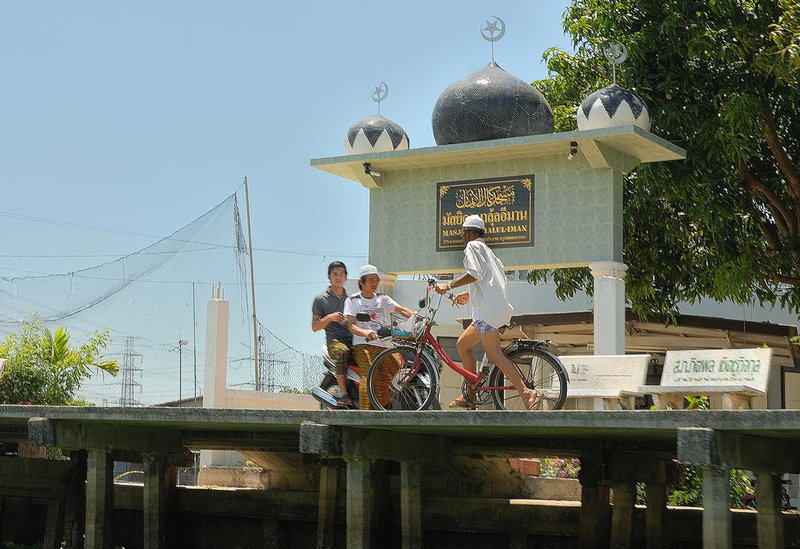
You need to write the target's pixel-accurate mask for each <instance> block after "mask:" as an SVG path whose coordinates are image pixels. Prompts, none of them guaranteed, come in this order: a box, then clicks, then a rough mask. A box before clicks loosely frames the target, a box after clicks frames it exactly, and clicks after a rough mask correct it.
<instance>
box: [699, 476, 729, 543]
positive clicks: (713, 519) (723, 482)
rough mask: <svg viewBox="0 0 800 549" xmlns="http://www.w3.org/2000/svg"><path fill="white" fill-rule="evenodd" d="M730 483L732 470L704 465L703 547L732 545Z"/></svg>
mask: <svg viewBox="0 0 800 549" xmlns="http://www.w3.org/2000/svg"><path fill="white" fill-rule="evenodd" d="M730 484H731V476H730V470H728V469H723V468H719V467H703V549H729V548H730V547H732V543H733V538H732V531H731V508H730V507H731V506H730Z"/></svg>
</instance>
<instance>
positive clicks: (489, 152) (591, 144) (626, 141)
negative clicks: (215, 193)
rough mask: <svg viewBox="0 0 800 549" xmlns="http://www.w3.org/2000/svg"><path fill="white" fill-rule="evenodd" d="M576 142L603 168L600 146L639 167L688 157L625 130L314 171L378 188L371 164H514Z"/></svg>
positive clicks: (324, 162)
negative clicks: (501, 161)
mask: <svg viewBox="0 0 800 549" xmlns="http://www.w3.org/2000/svg"><path fill="white" fill-rule="evenodd" d="M572 141H576V142H577V143H578V147H579V150H581V151H582V152H583V153H584V155H585V156H586V158H587V160H588V161H589V163H590V164H591V165H592V166H593V167H595V168H598V169H602V168H604V167H605V168H607V167H608V166H604V165H603V163H604V160H603V158H602V156H603V155H602V152H600V150H599V148H600V147H603V148H610V149H613V150H615V151H618V152H621V153H623V154H625V155H627V156H629V157H631V158H633V159H636V160H638V162H639V163H647V162H664V161H669V160H682V159H685V158H686V151H685V150H684V149H682V148H680V147H678V146H677V145H674V144H673V143H670V142H669V141H667V140H666V139H663V138H661V137H658V136H656V135H654V134H652V133H650V132H648V131H645V130H643V129H641V128H638V127H636V126H619V127H612V128H600V129H595V130H586V131H571V132H561V133H549V134H541V135H530V136H525V137H510V138H507V139H494V140H491V141H474V142H470V143H457V144H452V145H441V146H434V147H424V148H421V149H407V150H398V151H391V152H381V153H368V154H359V155H345V156H334V157H327V158H314V159H312V160H311V166H312V167H314V168H317V169H319V170H322V171H325V172H328V173H332V174H334V175H338V176H340V177H344V178H346V179H350V180H351V181H356V182H359V183H361V184H362V185H364V186H365V187H367V188H369V189H374V188H377V187H378V186H379V185H378V184H377V181H376V180H375V178H374V177H373V176H370V175H368V174H366V173H364V164H365V163H369V164H370V167H371V169H372V170H375V171H378V172H381V173H383V172H389V171H394V170H409V169H423V168H434V167H441V166H449V165H452V164H463V163H471V162H482V161H487V160H498V159H504V160H513V159H517V158H530V157H535V156H551V155H557V154H562V153H563V154H564V155H566V154H567V153H568V152H569V148H570V143H571V142H572ZM598 145H599V146H600V147H598Z"/></svg>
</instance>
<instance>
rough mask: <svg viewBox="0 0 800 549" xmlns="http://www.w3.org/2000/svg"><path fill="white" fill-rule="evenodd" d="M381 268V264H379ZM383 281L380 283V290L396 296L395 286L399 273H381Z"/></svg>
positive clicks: (390, 295)
mask: <svg viewBox="0 0 800 549" xmlns="http://www.w3.org/2000/svg"><path fill="white" fill-rule="evenodd" d="M378 268H380V266H378ZM380 276H381V281H380V284H378V292H380V293H382V294H386V295H388V296H389V297H394V287H395V286H397V275H395V274H392V273H383V274H381V275H380Z"/></svg>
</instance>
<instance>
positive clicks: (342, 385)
mask: <svg viewBox="0 0 800 549" xmlns="http://www.w3.org/2000/svg"><path fill="white" fill-rule="evenodd" d="M328 356H330V357H331V360H333V362H334V363H335V364H336V382H337V383H338V385H339V395H340V396H344V395H346V394H347V366H348V364H347V363H348V362H349V360H350V348H349V347H348V346H347V345H345V344H344V343H342V342H341V341H339V340H337V339H333V340H331V342H330V343H329V344H328Z"/></svg>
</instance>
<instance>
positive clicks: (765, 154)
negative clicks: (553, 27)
mask: <svg viewBox="0 0 800 549" xmlns="http://www.w3.org/2000/svg"><path fill="white" fill-rule="evenodd" d="M564 29H565V31H566V32H567V33H569V34H570V35H571V36H572V38H573V45H574V48H575V53H574V54H568V53H565V52H563V51H559V50H557V49H551V50H549V51H547V52H546V53H545V56H544V57H545V60H546V62H547V64H548V69H549V71H550V74H551V78H549V79H547V80H543V81H539V82H535V83H534V84H535V85H536V86H537V87H538V88H539V89H540V90H541V91H542V93H543V94H544V95H545V96H546V97H547V98H548V100H549V101H550V103H551V105H552V106H553V110H554V113H555V115H556V128H557V131H567V130H573V129H576V122H575V111H576V109H577V106H578V105H579V104H580V102H581V101H582V100H583V98H585V97H586V96H587V95H588V94H589V93H591V92H592V91H593V90H595V89H598V88H600V87H604V86H607V85H608V84H610V83H611V67H610V64H609V63H608V62H607V61H605V59H604V58H603V55H602V49H603V48H604V47H606V46H608V45H609V44H611V43H614V42H617V41H622V42H623V43H625V45H626V46H627V48H628V52H629V55H628V60H627V62H626V63H625V64H623V65H621V66H620V67H619V70H618V72H617V75H618V81H619V83H620V85H622V86H624V87H627V88H628V89H631V90H633V91H635V92H636V93H638V94H639V95H640V96H641V97H642V98H643V99H644V101H645V103H647V105H648V108H649V110H650V114H651V117H652V119H653V127H652V130H651V131H652V132H653V133H655V134H657V135H659V136H661V137H663V138H665V139H667V140H669V141H672V142H674V143H676V144H678V145H680V146H681V147H683V148H685V149H686V150H687V152H688V157H687V159H686V160H685V161H675V162H665V163H657V164H647V165H643V166H640V167H639V168H637V169H636V170H635V172H634V173H632V174H631V175H630V176H628V178H627V180H626V182H625V189H624V216H623V217H624V230H625V244H624V261H625V262H626V263H627V264H628V266H629V269H628V275H627V284H626V287H627V297H628V300H629V301H630V302H631V304H632V308H633V309H634V311H635V312H637V313H639V314H640V315H643V316H648V315H658V316H668V315H670V314H672V313H674V312H675V310H676V305H677V303H678V302H679V301H689V302H694V301H696V300H697V299H699V298H702V297H710V298H713V299H717V300H732V301H734V302H737V303H744V302H753V301H758V302H759V303H761V304H766V303H779V304H781V305H783V306H786V307H788V308H789V309H791V310H794V311H798V310H800V164H798V162H800V109H798V106H799V105H800V3H798V2H797V1H796V0H617V1H613V2H612V1H607V0H573V3H572V5H571V6H570V7H569V8H568V9H567V12H566V13H565V16H564ZM553 276H554V279H555V281H556V283H557V285H558V293H559V295H560V296H561V297H564V296H570V295H573V294H574V293H575V292H576V291H578V290H583V291H587V292H589V293H591V292H592V277H591V275H590V273H589V271H588V269H567V270H563V271H557V272H556V273H554V275H553ZM545 277H546V273H542V272H537V273H534V274H533V275H532V276H531V279H532V281H534V282H536V281H539V280H542V279H543V278H545Z"/></svg>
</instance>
